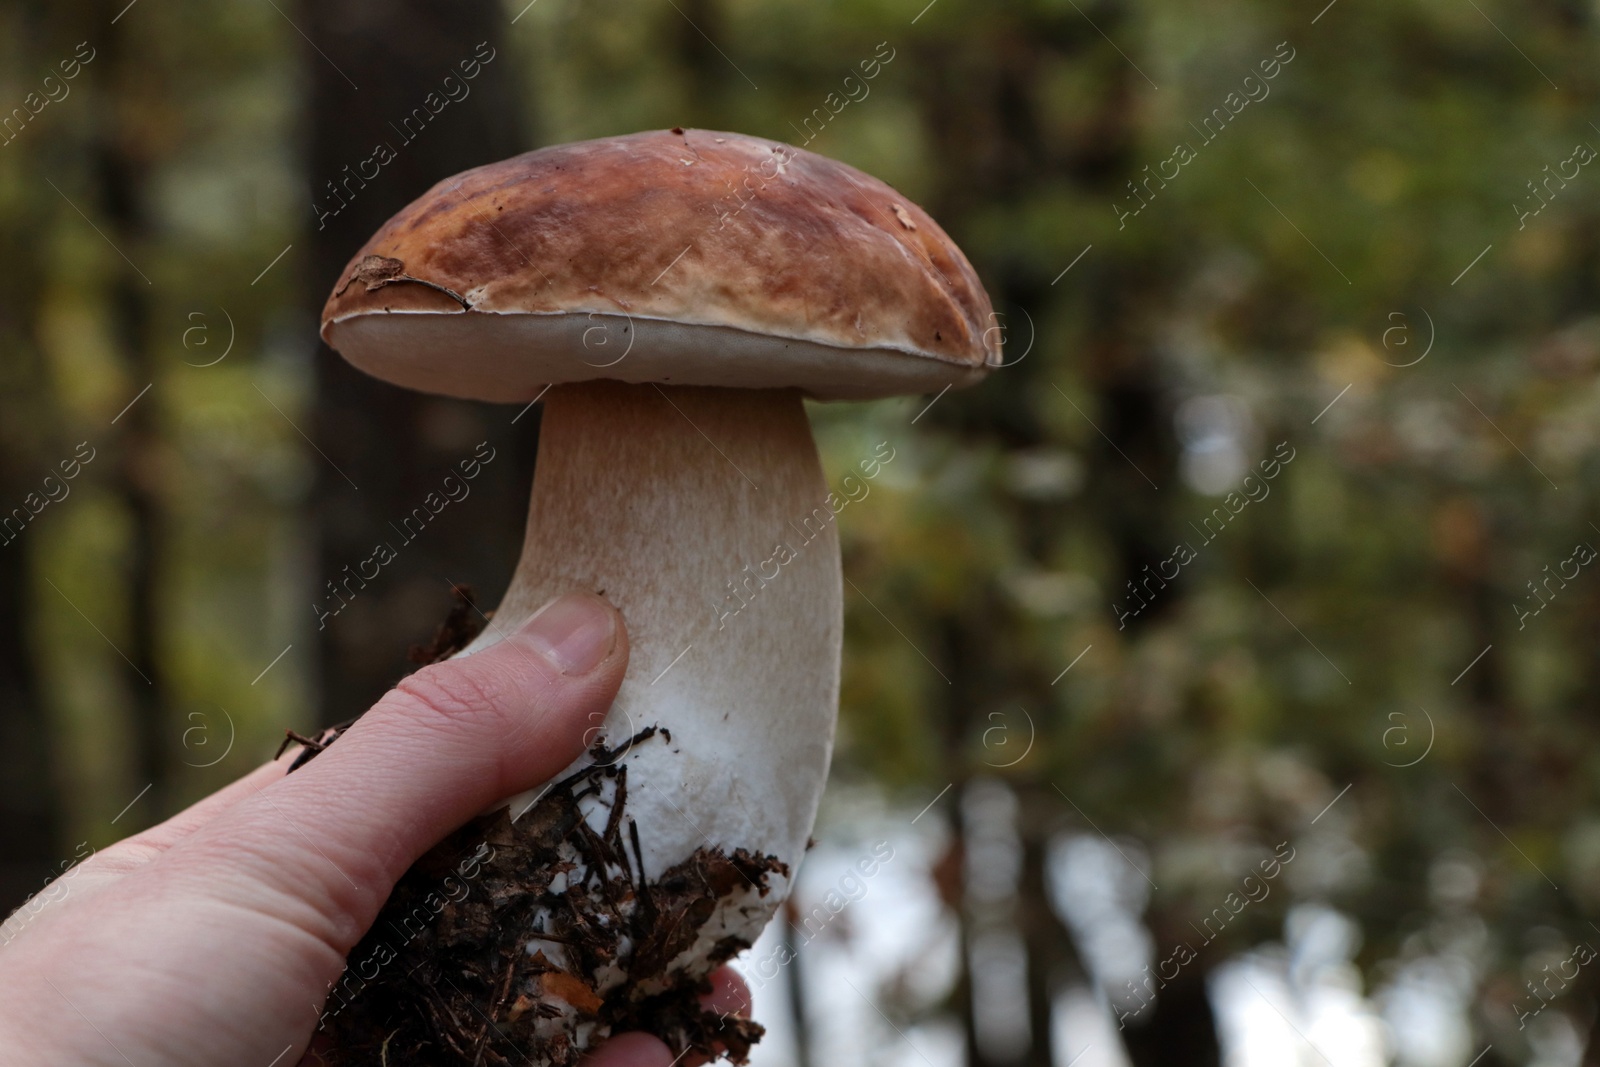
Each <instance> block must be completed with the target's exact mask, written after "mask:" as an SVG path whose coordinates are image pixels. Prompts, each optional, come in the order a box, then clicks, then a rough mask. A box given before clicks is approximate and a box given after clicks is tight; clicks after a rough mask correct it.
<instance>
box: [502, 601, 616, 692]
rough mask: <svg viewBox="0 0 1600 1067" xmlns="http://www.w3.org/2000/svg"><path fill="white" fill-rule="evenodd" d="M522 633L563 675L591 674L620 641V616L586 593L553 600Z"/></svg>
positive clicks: (531, 620)
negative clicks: (618, 636)
mask: <svg viewBox="0 0 1600 1067" xmlns="http://www.w3.org/2000/svg"><path fill="white" fill-rule="evenodd" d="M522 632H523V634H524V635H526V637H527V638H528V641H529V642H530V643H531V644H532V645H533V646H534V647H535V648H536V649H538V651H539V653H540V655H542V656H544V658H545V659H547V660H549V661H550V662H551V663H554V664H555V665H556V667H557V668H558V669H559V670H560V671H561V673H562V674H588V673H589V672H590V671H592V670H594V669H595V667H597V666H599V664H600V661H601V660H603V659H605V658H606V654H607V653H608V652H610V651H611V649H612V647H613V646H615V645H616V643H617V623H616V615H615V614H614V613H613V612H612V611H611V609H610V608H609V607H607V606H606V605H605V604H604V603H603V602H602V601H601V600H600V599H599V598H597V597H593V596H589V595H587V594H585V593H568V594H566V595H565V596H561V597H557V598H556V599H555V600H552V601H550V603H548V604H546V605H545V606H544V607H542V608H540V609H539V611H538V612H537V613H536V614H535V615H534V616H533V618H532V619H530V620H528V625H527V626H525V627H523V630H522Z"/></svg>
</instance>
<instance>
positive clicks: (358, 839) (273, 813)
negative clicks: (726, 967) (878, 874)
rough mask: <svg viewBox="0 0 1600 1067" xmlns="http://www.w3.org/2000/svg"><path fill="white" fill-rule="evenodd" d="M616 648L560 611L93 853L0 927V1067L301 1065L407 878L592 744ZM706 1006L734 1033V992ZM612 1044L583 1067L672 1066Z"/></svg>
mask: <svg viewBox="0 0 1600 1067" xmlns="http://www.w3.org/2000/svg"><path fill="white" fill-rule="evenodd" d="M627 663H628V638H627V633H626V631H625V629H624V627H623V625H622V620H621V617H620V615H619V614H618V613H617V612H616V610H615V609H614V608H612V607H611V606H610V605H609V604H607V603H606V602H605V601H604V600H602V599H600V598H598V597H594V596H590V595H587V594H569V595H568V596H566V597H562V598H560V599H559V600H557V601H554V602H553V603H552V604H551V605H548V606H547V607H546V608H545V609H543V610H541V611H540V612H539V613H538V614H537V615H536V616H535V617H534V618H533V619H532V620H530V621H529V622H528V623H526V624H524V625H523V626H522V627H521V628H520V629H519V630H518V631H517V632H516V633H514V634H511V635H509V636H508V637H507V639H506V640H504V641H502V642H500V643H499V644H497V645H494V646H493V647H491V648H487V649H485V650H483V651H482V652H478V653H476V654H474V655H472V656H468V657H464V658H458V659H454V660H447V661H445V662H444V663H440V664H436V665H434V666H431V667H425V668H423V669H422V670H420V671H418V672H417V673H415V674H413V675H411V676H410V677H408V678H406V679H405V680H404V681H402V682H401V683H400V684H399V685H398V686H397V687H396V688H395V689H393V690H392V691H390V692H389V693H388V694H386V695H385V696H384V697H383V698H382V699H381V700H379V701H378V703H377V704H376V705H374V706H373V708H372V710H371V711H369V712H368V713H367V714H366V715H364V716H362V717H361V718H360V719H359V720H357V722H356V723H355V725H354V726H352V727H351V728H350V729H349V730H348V731H347V732H346V733H345V734H344V736H343V737H341V738H340V739H339V741H338V743H337V744H335V745H332V746H330V747H329V748H328V749H327V750H326V751H325V752H323V753H321V754H320V755H318V756H317V757H316V758H315V759H313V760H311V761H310V762H308V763H307V764H305V765H304V766H303V767H302V768H301V769H300V770H298V771H296V772H295V773H294V774H293V775H287V774H286V771H287V769H288V765H289V763H290V762H291V761H292V758H293V757H292V755H285V756H284V757H282V758H281V759H278V760H276V761H274V762H272V763H269V764H267V765H265V766H262V767H259V768H257V769H256V770H255V771H253V772H251V773H250V774H247V775H245V776H244V777H243V778H241V779H239V780H238V781H236V782H234V783H233V784H232V785H229V786H227V787H225V788H223V789H222V790H220V791H218V792H216V793H214V794H212V795H211V796H209V797H207V798H205V799H204V800H202V801H200V802H199V803H197V804H195V805H194V806H193V807H191V808H189V809H188V810H186V811H184V812H182V813H181V814H179V815H176V816H174V817H173V818H171V819H168V820H167V821H166V822H164V823H161V824H160V825H158V826H155V827H152V828H151V829H149V830H146V831H144V832H143V833H140V834H136V835H134V836H132V837H129V838H127V839H125V840H123V841H120V842H118V843H117V844H115V845H112V846H111V847H109V848H105V849H101V850H100V851H98V852H96V853H95V854H94V855H92V856H90V857H89V858H88V859H86V860H84V861H83V862H82V863H80V864H78V865H77V866H76V867H74V868H72V870H71V871H70V872H68V876H64V877H63V879H62V880H61V881H60V887H61V889H62V890H64V891H63V892H57V893H55V894H53V895H52V896H51V899H49V900H48V901H47V902H45V903H43V904H41V905H40V906H37V907H35V908H24V909H21V910H19V911H18V912H17V913H16V914H14V915H13V916H12V917H11V918H10V919H8V920H7V921H6V923H5V924H4V925H3V926H0V1067H12V1065H13V1064H15V1065H18V1067H21V1065H24V1064H27V1065H32V1064H39V1063H71V1064H77V1065H84V1067H91V1065H92V1067H99V1065H105V1067H129V1065H132V1067H155V1065H161V1067H214V1065H218V1064H235V1065H243V1067H288V1065H290V1064H295V1063H299V1064H302V1065H303V1067H314V1065H316V1064H317V1063H318V1060H319V1059H320V1057H319V1055H318V1051H317V1048H316V1046H315V1045H314V1043H313V1038H314V1031H315V1029H316V1025H317V1020H318V1018H319V1016H320V1014H321V1012H322V1010H323V1003H324V1000H325V998H326V995H327V991H328V988H329V986H330V984H331V983H332V982H334V981H335V980H336V979H337V978H338V977H339V975H340V972H341V970H342V969H343V967H344V960H345V956H346V954H347V953H348V952H349V950H350V949H351V947H352V946H354V945H355V943H356V942H357V941H358V940H359V939H360V937H361V935H362V934H363V933H364V932H365V931H366V930H367V928H368V927H369V926H370V925H371V924H372V922H373V920H374V919H375V918H376V916H377V914H378V909H379V908H380V907H381V906H382V904H383V902H384V900H385V898H386V897H387V896H388V894H389V891H390V890H391V889H392V888H393V886H394V883H395V882H396V880H397V879H398V878H399V877H400V875H401V874H403V873H404V872H405V870H406V868H407V867H409V866H410V865H411V863H412V862H413V861H414V860H415V859H416V858H417V857H418V856H420V855H421V854H422V853H423V852H425V851H426V850H427V849H428V848H430V847H431V846H432V845H433V844H434V843H436V842H438V841H439V840H441V839H442V838H443V837H444V836H445V835H446V834H448V833H449V832H450V831H451V830H453V829H455V828H456V827H457V826H459V825H461V824H462V823H464V822H466V821H467V820H468V819H470V818H472V817H473V816H475V815H477V814H479V813H481V812H483V811H485V810H486V809H488V808H489V807H490V806H491V805H493V804H494V803H495V802H496V801H498V800H500V799H502V798H504V797H507V796H511V795H513V794H515V793H518V792H520V791H521V790H524V789H528V788H531V787H533V786H536V785H538V784H539V783H541V782H543V781H545V780H546V779H548V778H550V777H552V776H553V775H555V774H557V773H558V772H559V771H561V770H562V768H564V767H566V766H567V765H568V764H569V763H571V762H572V761H573V760H574V759H575V758H577V757H578V755H580V754H581V752H582V751H583V750H584V748H585V747H586V746H587V745H588V744H589V743H592V742H593V740H594V739H595V725H596V724H597V723H599V722H601V721H602V720H603V719H604V717H605V713H606V711H607V709H609V708H610V706H611V702H612V700H613V698H614V697H615V695H616V692H617V688H618V686H619V685H620V684H621V682H622V676H623V672H624V671H625V670H626V668H627ZM713 986H714V992H713V994H712V996H711V999H710V1002H709V1003H710V1006H711V1007H712V1008H713V1009H714V1010H717V1011H724V1012H730V1013H731V1012H735V1011H738V1012H740V1013H742V1009H743V1006H744V1004H745V1003H746V1002H747V999H748V998H747V994H746V993H745V991H744V990H743V987H742V985H741V984H740V983H739V981H738V979H737V978H735V977H733V976H732V975H731V973H730V972H727V971H722V972H719V973H718V974H717V975H716V976H714V981H713ZM672 1060H673V1054H672V1052H670V1051H669V1050H668V1049H667V1047H666V1046H665V1045H664V1044H662V1043H661V1042H660V1041H658V1040H656V1039H655V1038H654V1037H650V1036H648V1035H644V1034H625V1035H621V1036H619V1037H616V1038H613V1039H612V1040H610V1041H608V1042H607V1043H606V1044H605V1045H604V1046H602V1047H601V1048H600V1049H599V1050H597V1051H596V1052H595V1053H593V1054H592V1055H591V1056H590V1058H589V1061H588V1067H668V1065H669V1064H670V1063H671V1062H672Z"/></svg>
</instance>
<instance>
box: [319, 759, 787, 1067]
mask: <svg viewBox="0 0 1600 1067" xmlns="http://www.w3.org/2000/svg"><path fill="white" fill-rule="evenodd" d="M654 734H655V731H654V730H653V729H646V730H644V731H641V732H640V734H638V735H636V736H635V737H634V738H632V739H630V740H629V741H628V742H626V743H624V744H623V745H622V746H619V748H618V750H615V751H613V750H607V749H606V748H605V747H604V746H603V745H597V746H596V748H595V750H593V751H592V752H591V756H592V758H593V760H594V762H592V763H591V764H590V765H589V766H588V767H586V768H585V769H583V770H581V771H578V772H576V773H574V774H572V775H570V776H568V777H567V778H566V779H564V780H563V781H561V782H560V783H558V784H557V785H556V786H554V787H553V788H552V789H551V790H550V791H549V792H548V793H547V794H546V795H545V797H544V798H543V799H541V800H540V802H539V803H538V804H537V805H535V806H534V807H533V808H532V809H531V810H530V811H529V812H528V813H527V814H525V815H523V816H521V817H520V818H518V819H517V820H516V821H515V822H513V821H512V820H511V817H510V811H509V809H507V808H502V809H500V810H499V811H498V812H496V813H494V814H492V815H487V816H483V817H481V818H479V819H476V820H474V821H473V822H472V823H470V824H468V825H467V826H465V827H463V828H462V829H461V830H459V831H457V832H456V833H455V834H453V835H452V836H451V837H450V838H449V839H447V840H446V841H444V842H442V843H441V844H440V845H438V846H437V847H435V848H434V849H433V850H432V851H430V852H429V853H428V854H427V855H426V856H424V857H423V858H422V859H421V860H419V861H418V862H417V863H416V864H415V865H414V866H413V867H412V868H411V870H410V871H408V872H407V874H406V876H405V877H404V879H402V881H401V882H400V884H399V885H398V886H397V887H396V889H395V891H394V893H393V894H392V895H391V897H390V899H389V901H388V903H387V904H386V905H385V906H384V909H383V911H382V913H381V914H380V915H379V917H378V920H377V922H375V923H374V924H373V927H372V929H371V930H370V931H369V932H368V934H367V936H366V937H365V938H363V939H362V941H361V943H360V944H359V945H358V946H357V947H356V949H355V950H354V951H353V952H352V953H351V955H350V966H349V969H348V970H347V971H346V975H345V978H344V979H343V980H342V981H341V983H340V985H339V986H338V987H336V988H335V989H334V990H333V991H332V993H331V995H330V997H329V1000H328V1006H327V1010H326V1011H325V1012H324V1015H323V1017H322V1022H321V1026H320V1027H319V1030H320V1033H321V1034H322V1035H323V1037H324V1039H325V1040H326V1041H331V1044H332V1048H331V1049H330V1050H328V1051H327V1052H325V1053H324V1054H323V1061H322V1062H324V1063H327V1064H330V1065H333V1067H388V1065H389V1064H400V1063H404V1064H406V1065H408V1067H465V1065H477V1064H513V1063H531V1064H536V1065H537V1067H547V1065H548V1067H576V1065H577V1064H578V1062H579V1061H580V1059H581V1058H582V1056H583V1055H584V1052H585V1050H586V1049H588V1048H590V1047H592V1046H593V1045H595V1044H597V1043H598V1042H599V1041H600V1040H601V1039H603V1038H605V1037H607V1036H609V1035H611V1034H613V1033H623V1032H627V1031H634V1030H637V1031H643V1032H646V1033H651V1034H654V1035H655V1036H657V1037H659V1038H661V1039H662V1041H664V1042H665V1043H666V1044H667V1045H668V1046H669V1047H670V1048H672V1049H673V1050H674V1051H675V1052H684V1051H693V1052H696V1053H699V1054H701V1055H704V1056H706V1057H708V1058H714V1057H716V1056H718V1055H726V1056H728V1057H729V1058H730V1059H732V1060H733V1062H735V1063H744V1062H746V1059H747V1057H748V1054H749V1050H750V1046H751V1045H753V1044H754V1043H755V1042H756V1041H758V1040H759V1039H760V1037H761V1035H762V1032H763V1031H762V1027H761V1026H760V1025H758V1024H756V1023H754V1022H751V1021H749V1020H747V1019H742V1018H739V1017H736V1016H721V1015H718V1014H716V1013H714V1012H711V1011H708V1010H706V1009H705V1008H703V1007H702V1006H701V1005H700V997H701V996H702V995H703V994H705V993H707V992H709V991H710V983H709V982H708V981H707V980H706V978H705V977H704V974H705V971H704V968H703V966H699V965H698V964H699V963H700V962H701V957H705V958H706V962H709V963H711V964H717V963H721V962H722V961H724V960H726V959H728V958H730V957H731V956H733V955H734V954H736V953H737V952H739V951H741V950H743V949H745V948H748V947H749V942H748V941H746V940H745V939H744V938H742V937H738V936H720V937H718V936H717V935H718V932H719V925H720V924H719V919H718V917H719V915H720V914H722V913H723V912H725V911H726V910H727V909H728V908H735V909H737V908H738V906H739V904H738V902H739V900H740V898H759V897H763V896H766V895H767V893H768V891H769V885H768V877H769V875H773V874H777V875H779V876H780V877H786V876H787V875H788V873H789V868H788V865H786V864H784V863H782V862H781V861H779V860H778V859H777V858H776V857H774V856H770V855H765V856H759V855H754V854H751V853H749V852H746V851H745V850H743V849H738V850H735V851H734V852H733V853H732V854H731V855H730V854H728V853H725V852H724V851H723V850H721V849H707V848H701V849H698V850H697V851H696V852H695V853H694V854H693V855H691V856H690V857H689V858H688V859H686V860H684V861H683V862H681V863H679V864H676V865H674V866H673V867H672V868H671V869H669V870H667V871H665V872H663V873H662V875H661V876H660V877H658V878H656V879H653V880H645V879H644V878H642V877H641V873H640V867H639V862H638V859H637V857H638V855H639V845H638V828H637V824H635V823H634V822H633V821H632V820H631V819H628V818H627V816H626V810H625V809H626V803H627V776H628V768H627V766H626V765H625V764H619V763H618V762H617V757H618V756H620V755H621V754H622V752H623V751H626V749H628V748H629V747H631V746H632V745H633V744H636V743H645V742H648V741H649V740H651V739H652V737H653V736H654ZM596 802H598V803H599V804H600V805H601V806H602V808H601V809H600V810H602V811H603V814H604V816H605V817H604V821H603V823H602V825H603V827H604V828H603V830H600V831H598V832H597V831H596V830H595V829H594V824H595V822H596V819H595V815H596V812H597V808H596ZM625 828H626V829H625ZM630 848H631V851H632V856H631V857H630ZM752 902H753V901H752ZM757 906H761V905H757ZM762 910H765V908H764V907H763V908H762ZM708 936H710V937H713V938H714V939H715V944H714V947H713V948H712V949H711V950H710V952H709V953H704V952H700V951H693V950H694V949H695V947H696V945H697V943H699V942H700V941H702V939H704V938H706V937H708ZM686 957H689V958H693V959H694V960H695V962H696V964H697V965H695V966H685V965H684V964H685V961H686ZM597 974H598V975H606V976H607V977H608V979H609V981H608V982H607V983H606V984H608V985H614V986H615V987H616V988H614V989H612V990H597V989H595V988H594V987H593V986H592V985H591V984H590V981H589V980H588V979H587V978H586V977H584V976H588V975H597ZM602 994H604V995H602Z"/></svg>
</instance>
